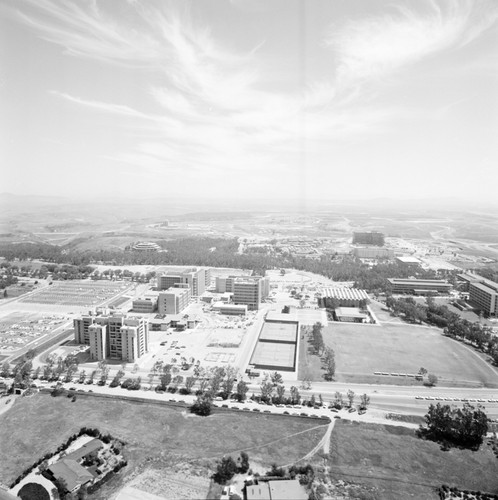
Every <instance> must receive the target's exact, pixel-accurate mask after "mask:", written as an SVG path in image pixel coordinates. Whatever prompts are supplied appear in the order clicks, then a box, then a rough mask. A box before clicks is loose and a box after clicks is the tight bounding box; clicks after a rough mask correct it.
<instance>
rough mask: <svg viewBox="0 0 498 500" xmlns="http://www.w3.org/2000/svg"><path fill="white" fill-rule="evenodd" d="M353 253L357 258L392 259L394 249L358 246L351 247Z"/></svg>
mask: <svg viewBox="0 0 498 500" xmlns="http://www.w3.org/2000/svg"><path fill="white" fill-rule="evenodd" d="M353 255H354V256H355V257H358V258H359V259H393V258H394V250H392V249H390V248H379V247H358V248H354V249H353Z"/></svg>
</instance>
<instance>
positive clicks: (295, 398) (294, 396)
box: [290, 385, 301, 405]
mask: <svg viewBox="0 0 498 500" xmlns="http://www.w3.org/2000/svg"><path fill="white" fill-rule="evenodd" d="M290 395H291V400H292V404H293V405H298V404H299V402H300V401H301V395H300V394H299V389H298V388H297V387H296V386H295V385H293V386H292V387H291V388H290Z"/></svg>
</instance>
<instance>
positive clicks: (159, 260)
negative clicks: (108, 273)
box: [0, 237, 441, 293]
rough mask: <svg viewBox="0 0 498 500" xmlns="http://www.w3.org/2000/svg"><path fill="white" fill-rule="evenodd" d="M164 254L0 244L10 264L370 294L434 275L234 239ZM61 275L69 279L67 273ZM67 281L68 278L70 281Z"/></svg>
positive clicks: (188, 242)
mask: <svg viewBox="0 0 498 500" xmlns="http://www.w3.org/2000/svg"><path fill="white" fill-rule="evenodd" d="M157 243H158V244H159V245H160V246H161V247H162V248H163V250H165V251H163V252H136V251H126V250H105V249H98V250H78V249H76V248H74V245H75V243H74V242H72V243H70V244H68V245H64V246H56V245H49V244H44V243H19V244H12V243H10V244H7V243H6V244H3V245H0V255H2V256H3V257H5V258H6V259H7V260H9V261H13V260H14V259H16V258H18V259H23V260H26V259H39V260H42V261H44V262H48V263H53V264H59V265H60V264H64V265H70V266H76V267H78V269H79V272H80V273H81V272H82V271H81V266H83V267H84V266H90V265H96V264H98V265H113V266H125V265H135V264H142V265H145V264H146V265H191V266H208V267H231V268H242V269H250V270H252V271H254V272H255V273H256V274H264V272H265V271H267V270H269V269H281V268H286V267H287V268H294V269H297V270H301V271H308V272H312V273H316V274H321V275H323V276H326V277H328V278H331V279H333V280H335V281H352V282H354V284H355V285H354V286H355V287H357V288H362V289H365V290H368V291H370V292H374V293H380V292H389V283H388V282H387V278H393V277H396V278H408V277H410V276H414V277H416V278H437V277H441V276H439V274H438V273H437V272H436V271H432V270H424V269H422V268H418V269H409V268H407V267H406V266H403V265H402V264H400V263H398V262H395V261H394V262H390V261H387V260H386V261H379V263H377V264H376V265H374V266H369V265H367V264H363V263H362V262H361V261H360V260H359V259H357V258H356V257H354V256H350V255H346V256H344V255H338V254H333V255H322V256H321V257H320V258H319V259H317V260H313V259H306V258H304V257H294V256H292V255H288V254H272V255H267V254H261V253H250V254H246V253H244V254H239V253H238V248H239V243H238V239H237V238H214V237H189V238H178V239H174V240H161V241H158V242H157ZM61 272H63V273H67V274H69V275H71V274H74V272H73V270H72V269H64V270H62V271H61ZM69 279H70V278H69Z"/></svg>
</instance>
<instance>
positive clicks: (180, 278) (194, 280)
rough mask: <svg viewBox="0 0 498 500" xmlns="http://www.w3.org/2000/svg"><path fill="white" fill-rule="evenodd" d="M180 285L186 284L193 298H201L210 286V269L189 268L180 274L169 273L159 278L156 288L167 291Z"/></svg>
mask: <svg viewBox="0 0 498 500" xmlns="http://www.w3.org/2000/svg"><path fill="white" fill-rule="evenodd" d="M180 284H187V285H188V286H189V288H190V291H191V294H192V296H193V297H199V296H201V295H202V294H203V293H204V292H205V291H206V288H207V287H208V286H209V285H210V284H211V269H210V268H209V267H200V268H190V269H186V270H184V271H181V272H173V271H169V272H167V273H164V274H163V275H161V276H159V279H158V281H157V287H158V289H159V290H168V289H170V288H172V287H175V286H179V285H180Z"/></svg>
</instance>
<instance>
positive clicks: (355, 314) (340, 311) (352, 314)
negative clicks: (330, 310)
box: [334, 307, 368, 323]
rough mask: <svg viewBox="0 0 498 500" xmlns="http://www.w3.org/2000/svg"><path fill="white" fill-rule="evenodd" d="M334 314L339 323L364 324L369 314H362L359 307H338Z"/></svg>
mask: <svg viewBox="0 0 498 500" xmlns="http://www.w3.org/2000/svg"><path fill="white" fill-rule="evenodd" d="M334 312H335V315H336V317H337V321H344V322H349V323H364V322H365V321H366V320H367V318H368V314H365V313H363V312H361V311H360V310H359V309H358V308H357V307H338V308H337V309H336V310H335V311H334Z"/></svg>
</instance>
